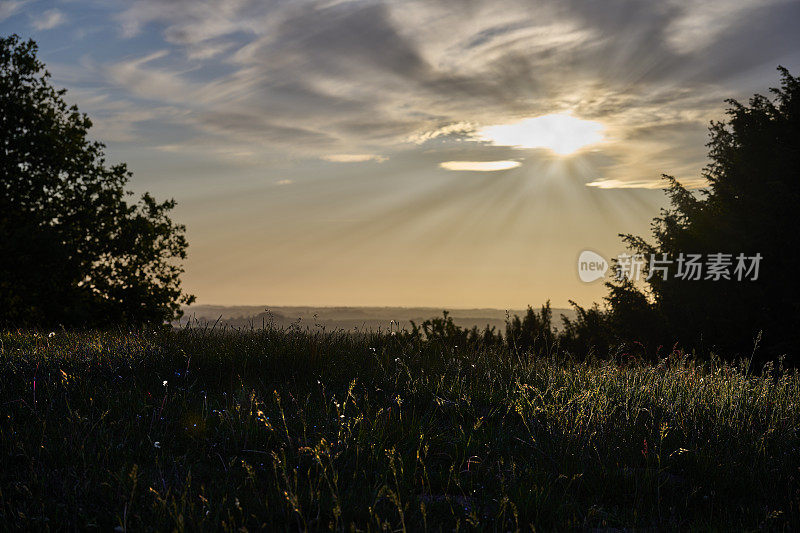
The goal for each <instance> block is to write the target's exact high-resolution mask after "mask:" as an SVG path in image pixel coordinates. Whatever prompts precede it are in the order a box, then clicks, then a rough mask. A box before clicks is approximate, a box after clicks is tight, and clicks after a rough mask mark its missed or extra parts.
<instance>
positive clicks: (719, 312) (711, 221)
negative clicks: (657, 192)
mask: <svg viewBox="0 0 800 533" xmlns="http://www.w3.org/2000/svg"><path fill="white" fill-rule="evenodd" d="M779 71H780V74H781V87H780V88H777V89H771V92H772V94H773V95H774V98H773V99H769V98H767V97H765V96H762V95H755V96H753V97H752V98H751V99H750V101H749V105H743V104H741V103H739V102H737V101H735V100H728V104H729V106H730V107H729V109H728V110H727V115H728V118H727V120H725V121H722V122H712V124H711V126H710V137H711V140H710V142H709V143H708V146H709V154H708V155H709V158H710V163H709V164H708V165H707V166H706V168H705V169H704V172H703V175H704V177H705V178H706V179H707V180H708V182H709V186H708V188H707V189H704V190H702V191H700V193H699V194H697V195H695V194H693V193H692V192H691V191H688V190H686V189H685V188H684V187H683V186H681V184H680V183H679V182H678V181H677V180H676V179H675V178H673V177H670V176H665V178H666V179H667V180H669V188H668V189H667V192H668V195H669V199H670V205H671V207H670V208H669V209H665V210H663V211H662V213H661V216H660V217H658V218H656V219H655V220H654V222H653V237H654V242H652V243H650V242H647V241H646V240H645V239H644V238H642V237H638V236H634V235H623V236H622V237H623V239H624V241H625V242H626V243H627V244H628V245H629V247H630V248H631V249H632V250H633V251H635V252H637V253H642V254H644V255H645V256H649V255H651V254H658V255H657V257H661V256H660V254H663V253H665V254H668V256H669V257H671V258H677V257H678V256H679V254H681V253H684V254H689V253H694V254H703V256H704V257H707V256H708V254H717V253H723V254H731V255H732V259H733V261H734V264H735V261H736V257H737V256H738V255H739V254H744V255H745V256H747V257H753V256H755V255H756V254H760V255H761V257H762V260H761V262H760V271H759V275H758V279H757V280H755V281H739V280H737V279H736V276H733V275H732V276H731V279H730V280H725V279H722V280H718V281H713V280H706V279H702V280H700V281H685V280H682V279H676V277H675V274H676V273H677V265H674V264H673V265H672V266H671V267H670V269H669V272H668V274H667V279H666V280H664V279H662V276H661V275H655V276H653V277H652V278H651V280H650V281H649V282H648V283H647V286H646V288H645V290H644V291H641V290H640V289H638V288H634V287H631V286H630V285H626V286H622V285H621V284H614V283H612V284H610V285H609V286H610V288H611V294H610V295H609V298H607V301H609V303H610V308H611V314H612V316H614V315H616V316H620V317H624V316H626V314H630V313H628V312H629V311H631V310H632V309H633V308H634V307H635V308H637V309H638V311H637V312H639V315H640V316H641V308H642V306H643V302H645V301H647V302H652V304H648V305H647V306H646V307H648V309H647V315H648V317H649V319H650V323H649V324H647V325H642V324H638V325H636V326H635V327H631V324H628V327H629V328H630V331H629V332H628V333H629V334H630V335H636V334H643V335H645V336H646V337H648V340H649V341H650V342H651V343H657V342H664V341H665V340H668V338H672V340H678V341H680V342H681V343H682V344H683V345H686V346H692V347H703V348H715V349H717V350H718V351H720V352H722V353H724V354H727V355H730V356H750V354H751V353H752V350H753V342H754V339H755V338H756V337H757V336H759V332H763V348H766V351H763V352H762V353H763V354H764V355H772V356H774V355H779V354H786V353H787V352H792V351H793V352H794V353H795V354H796V353H797V351H798V350H797V347H798V341H800V328H799V327H798V326H800V268H798V267H800V263H799V261H800V232H799V231H798V228H800V224H799V223H800V81H798V79H797V78H795V77H793V76H792V75H791V74H790V73H789V71H788V70H786V69H785V68H782V67H779ZM703 277H704V278H705V276H703ZM645 295H646V297H645ZM625 327H626V325H625V324H617V325H616V329H617V331H620V330H622V329H623V328H625Z"/></svg>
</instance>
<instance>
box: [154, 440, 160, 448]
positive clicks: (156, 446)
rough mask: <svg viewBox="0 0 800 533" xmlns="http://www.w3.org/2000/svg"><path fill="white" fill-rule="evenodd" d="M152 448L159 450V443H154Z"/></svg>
mask: <svg viewBox="0 0 800 533" xmlns="http://www.w3.org/2000/svg"><path fill="white" fill-rule="evenodd" d="M153 448H156V449H158V448H161V442H159V441H155V442H154V443H153Z"/></svg>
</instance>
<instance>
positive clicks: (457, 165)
mask: <svg viewBox="0 0 800 533" xmlns="http://www.w3.org/2000/svg"><path fill="white" fill-rule="evenodd" d="M521 164H522V163H520V162H519V161H444V162H442V163H439V166H440V167H442V168H443V169H445V170H456V171H470V172H496V171H498V170H509V169H512V168H517V167H518V166H520V165H521Z"/></svg>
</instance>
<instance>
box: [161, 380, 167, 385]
mask: <svg viewBox="0 0 800 533" xmlns="http://www.w3.org/2000/svg"><path fill="white" fill-rule="evenodd" d="M161 384H162V385H164V386H165V387H166V386H167V380H166V379H165V380H164V381H163V382H162V383H161Z"/></svg>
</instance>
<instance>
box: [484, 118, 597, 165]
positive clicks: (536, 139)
mask: <svg viewBox="0 0 800 533" xmlns="http://www.w3.org/2000/svg"><path fill="white" fill-rule="evenodd" d="M603 130H604V128H603V125H602V124H600V123H599V122H595V121H592V120H581V119H579V118H575V117H573V116H571V115H566V114H551V115H543V116H540V117H534V118H528V119H525V120H521V121H519V122H514V123H511V124H501V125H497V126H487V127H484V128H481V129H480V130H478V132H477V135H478V138H479V139H481V140H484V141H489V142H492V143H494V144H497V145H500V146H514V147H517V148H547V149H549V150H552V151H553V152H555V153H557V154H559V155H568V154H571V153H573V152H576V151H577V150H580V149H581V148H583V147H585V146H590V145H593V144H597V143H599V142H602V141H603V140H604V135H603Z"/></svg>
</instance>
